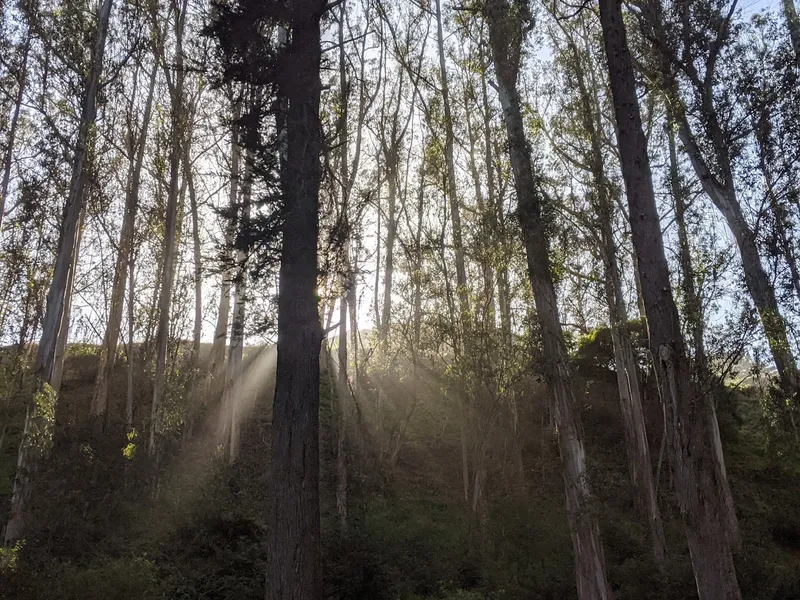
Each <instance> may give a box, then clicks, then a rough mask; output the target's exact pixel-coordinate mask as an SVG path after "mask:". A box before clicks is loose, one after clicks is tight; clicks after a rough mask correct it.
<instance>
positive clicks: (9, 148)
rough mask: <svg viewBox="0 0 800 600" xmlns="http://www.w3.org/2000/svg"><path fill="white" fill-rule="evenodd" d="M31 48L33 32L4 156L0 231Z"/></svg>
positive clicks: (27, 44)
mask: <svg viewBox="0 0 800 600" xmlns="http://www.w3.org/2000/svg"><path fill="white" fill-rule="evenodd" d="M30 48H31V34H30V32H28V34H27V37H26V38H25V47H24V49H23V51H22V52H23V55H22V64H21V65H20V68H19V73H18V75H17V97H16V99H15V101H14V114H13V115H12V116H11V125H10V127H9V129H8V140H7V142H6V155H5V157H4V158H3V182H2V184H0V233H1V232H2V231H3V218H4V217H5V212H6V198H7V197H8V185H9V183H10V181H11V165H12V164H13V162H14V144H15V142H16V139H17V129H18V128H19V114H20V111H21V109H22V100H23V99H24V98H25V88H26V87H27V85H28V54H29V53H30Z"/></svg>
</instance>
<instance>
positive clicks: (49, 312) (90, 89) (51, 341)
mask: <svg viewBox="0 0 800 600" xmlns="http://www.w3.org/2000/svg"><path fill="white" fill-rule="evenodd" d="M111 8H112V0H103V3H102V4H101V5H100V7H99V11H98V13H97V17H96V21H95V24H94V34H93V35H94V38H93V45H92V50H91V55H90V57H89V62H88V65H87V67H88V68H87V70H86V71H85V73H86V75H85V76H83V77H82V78H81V88H80V94H81V96H82V98H81V115H80V120H79V126H78V133H77V136H76V141H75V146H74V152H73V156H72V168H71V177H70V183H69V190H68V193H67V198H66V202H65V207H64V213H63V220H62V224H61V231H60V237H59V243H58V252H57V254H56V261H55V266H54V269H53V278H52V281H51V283H50V289H49V291H48V293H47V308H46V310H45V314H44V319H43V321H42V326H41V331H42V335H41V339H40V340H39V347H38V351H37V355H36V364H35V368H34V369H35V373H36V379H37V382H36V390H35V392H34V394H33V395H32V397H31V400H30V402H29V405H28V409H27V415H26V418H25V434H26V437H27V434H29V433H32V431H33V428H35V427H36V426H37V425H36V421H37V419H39V418H40V417H41V418H47V415H46V414H39V413H38V412H37V410H41V409H42V402H38V401H39V400H43V399H44V398H49V397H54V396H55V394H57V392H58V390H57V389H55V388H53V387H52V385H51V384H52V383H56V384H57V383H59V382H57V381H55V380H54V379H53V375H54V374H58V373H59V372H60V370H61V368H62V367H63V364H62V365H57V364H56V361H57V352H56V350H57V348H56V347H57V345H58V339H59V335H60V334H61V332H62V329H67V328H68V327H69V314H68V313H66V307H67V306H68V305H69V303H70V300H71V293H72V290H71V288H70V285H69V284H70V278H71V277H70V275H71V274H74V270H75V266H74V265H75V263H76V261H77V246H78V239H79V235H80V234H79V232H80V221H81V219H82V215H83V213H84V201H85V188H86V162H87V156H88V153H89V147H90V145H91V135H92V130H93V128H94V123H95V119H96V117H97V94H98V88H99V86H100V78H101V75H102V73H103V55H104V53H105V48H106V36H107V34H108V25H109V20H110V18H111ZM31 16H33V15H31ZM36 16H38V15H36ZM61 335H62V338H63V339H64V341H65V340H66V334H65V333H64V334H61ZM60 359H61V361H63V353H62V354H61V356H60ZM54 401H55V400H54V399H53V402H54ZM37 405H38V406H37ZM32 450H33V449H32V448H31V444H29V443H27V441H23V443H22V444H20V448H19V454H18V459H17V472H16V477H15V479H14V491H13V495H12V500H11V517H10V519H9V522H8V524H7V526H6V533H5V538H6V543H9V542H12V541H15V540H17V539H20V538H21V537H22V535H23V534H24V529H25V511H26V505H27V503H28V502H29V501H30V496H31V492H32V489H31V486H32V474H33V473H34V472H35V470H36V464H35V462H34V461H36V460H37V457H35V456H34V454H35V452H32Z"/></svg>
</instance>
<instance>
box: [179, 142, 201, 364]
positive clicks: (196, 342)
mask: <svg viewBox="0 0 800 600" xmlns="http://www.w3.org/2000/svg"><path fill="white" fill-rule="evenodd" d="M188 145H189V144H187V146H188ZM183 160H184V170H185V174H184V177H186V183H187V186H188V190H189V209H190V211H191V215H192V252H193V259H194V265H193V266H194V331H193V332H192V360H193V361H194V362H195V364H197V363H198V361H199V360H200V340H201V338H202V336H203V262H202V255H201V251H200V215H199V213H198V207H197V191H196V190H195V187H194V174H193V173H192V161H191V160H190V156H189V148H188V147H187V148H186V151H185V152H184V154H183Z"/></svg>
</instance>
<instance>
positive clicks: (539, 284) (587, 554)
mask: <svg viewBox="0 0 800 600" xmlns="http://www.w3.org/2000/svg"><path fill="white" fill-rule="evenodd" d="M483 10H484V15H485V18H486V22H487V24H488V27H489V43H490V45H491V48H492V57H493V61H494V68H495V76H496V78H497V87H498V94H499V96H500V104H501V106H502V109H503V120H504V121H505V124H506V132H507V135H508V149H509V155H510V158H511V166H512V169H513V172H514V183H515V189H516V192H517V204H518V207H519V216H520V225H521V226H522V236H523V241H524V244H525V250H526V252H527V259H528V261H527V267H528V277H529V279H530V283H531V287H532V288H533V296H534V299H535V302H536V318H537V320H538V324H539V329H540V335H541V338H542V344H543V352H544V357H543V358H544V377H545V380H546V382H547V387H548V391H549V393H550V395H551V396H552V402H553V408H554V412H555V418H556V426H557V428H558V442H559V449H560V452H561V462H562V473H563V477H564V488H565V490H566V498H567V514H568V518H569V526H570V533H571V534H572V548H573V552H574V554H575V579H576V582H577V587H578V597H579V598H581V600H590V599H591V600H595V599H598V600H599V599H604V600H605V599H610V598H613V594H612V592H611V586H610V585H609V583H608V579H607V576H606V561H605V553H604V550H603V544H602V542H601V540H600V527H599V525H598V523H597V519H596V518H595V516H594V513H593V512H592V509H591V506H592V503H593V499H592V492H591V487H590V484H589V474H588V472H587V470H586V460H585V456H586V453H585V449H584V444H583V431H582V426H581V422H580V414H579V413H578V408H577V402H576V399H575V391H574V390H573V387H572V378H571V376H570V370H569V356H568V354H567V348H566V344H565V343H564V332H563V331H562V329H561V321H560V320H559V316H558V303H557V299H556V293H555V287H554V285H553V276H552V274H551V270H550V269H551V266H550V257H549V255H550V251H549V242H548V237H549V236H548V232H547V228H546V224H545V221H544V217H543V208H544V207H543V204H544V202H545V199H544V197H543V194H542V191H541V184H540V182H538V181H537V179H536V177H535V174H534V171H533V164H532V161H531V156H530V146H529V145H528V141H527V138H526V135H525V129H524V123H523V119H522V101H521V98H520V95H519V91H518V89H517V80H518V77H519V70H520V62H521V57H522V56H521V55H522V43H523V41H524V38H525V35H526V34H527V33H528V32H529V31H530V30H531V28H532V26H533V21H532V16H531V14H530V12H529V9H528V6H527V3H526V2H522V1H520V2H513V3H512V4H509V2H508V1H507V0H486V2H485V4H484V7H483Z"/></svg>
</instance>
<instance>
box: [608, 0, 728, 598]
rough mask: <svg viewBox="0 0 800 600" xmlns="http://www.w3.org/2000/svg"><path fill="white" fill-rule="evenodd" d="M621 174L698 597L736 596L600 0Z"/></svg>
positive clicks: (633, 113)
mask: <svg viewBox="0 0 800 600" xmlns="http://www.w3.org/2000/svg"><path fill="white" fill-rule="evenodd" d="M600 20H601V24H602V28H603V40H604V44H605V50H606V56H607V60H608V69H609V80H610V83H611V92H612V97H613V103H614V113H615V116H616V121H617V127H618V136H619V149H620V157H621V163H622V173H623V178H624V180H625V189H626V192H627V197H628V206H629V215H630V221H631V232H632V235H633V245H634V248H635V250H636V254H637V256H638V269H639V274H640V277H641V283H642V295H643V297H644V304H645V310H646V313H647V325H648V331H649V334H650V349H651V352H652V354H653V363H654V366H655V369H656V373H657V375H658V382H659V386H660V391H661V397H662V401H663V402H664V403H665V410H666V411H667V414H668V424H669V435H670V436H671V439H672V448H673V454H674V456H673V468H674V471H675V488H676V492H677V495H678V501H679V504H680V508H681V513H682V515H683V519H684V524H685V528H686V535H687V538H688V542H689V551H690V555H691V560H692V566H693V568H694V573H695V581H696V583H697V590H698V594H699V596H700V600H711V599H713V600H717V599H719V600H736V599H739V598H741V592H740V591H739V583H738V581H737V579H736V570H735V568H734V565H733V554H732V551H731V546H730V541H729V536H728V535H727V532H726V531H725V525H724V515H725V502H724V499H723V497H722V495H721V493H720V485H721V483H722V482H720V481H719V479H718V476H717V470H716V469H715V466H714V462H715V458H714V452H713V449H712V447H711V443H710V440H711V436H712V427H713V425H712V418H713V415H712V414H711V412H710V411H709V410H708V404H707V403H706V402H704V401H703V399H702V398H698V394H697V390H696V388H695V387H694V386H693V384H692V381H691V377H690V367H689V360H688V357H687V354H686V348H685V346H684V341H683V337H682V335H681V328H680V320H679V317H678V309H677V307H676V305H675V300H674V298H673V296H672V287H671V284H670V280H669V270H668V268H667V261H666V257H665V255H664V246H663V241H662V236H661V224H660V220H659V216H658V212H657V209H656V201H655V194H654V192H653V181H652V174H651V172H650V162H649V159H648V156H647V142H646V140H645V136H644V132H643V130H642V122H641V116H640V114H639V103H638V99H637V97H636V81H635V78H634V73H633V65H632V60H631V56H630V51H629V49H628V41H627V36H626V32H625V25H624V23H623V20H622V6H621V3H620V1H619V0H601V1H600Z"/></svg>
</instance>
